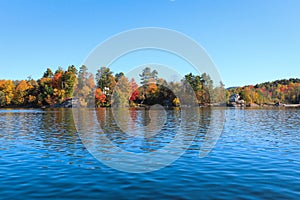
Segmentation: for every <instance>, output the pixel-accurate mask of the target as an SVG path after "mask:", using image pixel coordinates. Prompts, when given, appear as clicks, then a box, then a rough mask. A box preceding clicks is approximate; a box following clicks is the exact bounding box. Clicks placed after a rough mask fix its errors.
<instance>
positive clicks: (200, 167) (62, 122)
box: [0, 109, 300, 199]
mask: <svg viewBox="0 0 300 200" xmlns="http://www.w3.org/2000/svg"><path fill="white" fill-rule="evenodd" d="M213 111H214V110H211V109H201V110H200V111H199V112H201V119H200V122H199V123H200V127H201V128H199V131H198V133H197V134H196V137H195V138H194V142H193V144H192V145H191V146H190V147H189V148H188V149H187V151H186V152H185V153H184V154H183V155H182V156H181V157H180V158H179V159H178V160H176V161H175V162H173V163H172V164H170V165H169V166H167V167H165V168H162V169H160V170H156V171H152V172H148V173H127V172H122V171H118V170H116V169H113V168H110V167H107V166H106V165H104V164H103V163H102V162H99V161H98V160H97V159H95V158H94V157H93V156H92V155H91V154H90V153H89V151H88V150H87V149H86V148H85V146H84V145H83V144H82V140H81V139H80V138H79V136H78V134H77V132H76V128H75V125H74V120H73V114H72V110H71V109H53V110H35V109H32V110H16V109H2V110H0V144H1V145H0V199H34V198H35V199H41V198H47V199H48V198H59V199H77V198H78V199H299V197H300V110H299V109H297V110H296V109H223V110H222V111H223V112H224V113H225V117H226V121H225V124H224V129H223V132H222V134H221V136H220V138H219V140H218V142H217V144H216V145H215V146H214V148H213V149H212V151H211V152H210V153H209V154H208V155H207V156H206V157H204V158H199V150H200V147H199V146H201V144H202V143H203V142H204V140H205V139H204V138H205V134H206V130H207V128H208V127H209V121H210V120H211V116H212V115H211V113H212V112H213ZM145 112H146V111H144V110H133V111H131V117H132V118H134V119H135V120H136V123H137V124H139V125H138V126H136V127H137V130H142V129H143V127H144V126H146V125H147V123H149V122H148V121H149V115H147V113H145ZM178 112H180V111H172V110H170V111H167V112H166V116H168V119H170V120H167V121H166V122H164V124H163V126H164V129H163V130H164V131H165V134H162V135H160V136H158V137H156V138H155V140H151V142H145V141H142V142H139V143H134V144H135V145H133V143H132V141H134V139H133V138H132V137H128V136H125V135H124V134H122V132H121V131H118V129H117V128H116V124H115V123H113V119H112V115H111V112H110V110H109V109H99V110H98V111H97V117H98V121H99V122H100V124H101V125H103V124H104V125H103V130H104V132H107V133H109V138H110V139H111V140H112V141H114V142H115V143H116V144H117V145H119V147H121V148H123V149H125V150H128V151H132V152H137V153H143V152H144V153H147V152H151V151H156V150H158V149H159V148H161V147H163V146H164V145H165V143H168V142H170V141H171V140H172V137H171V136H170V134H171V135H172V132H173V131H174V130H175V129H177V128H176V127H178V121H180V120H181V119H180V115H178ZM112 130H113V131H112ZM168 134H169V135H168ZM137 144H139V145H137ZM138 164H139V163H136V165H138Z"/></svg>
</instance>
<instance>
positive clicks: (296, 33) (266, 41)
mask: <svg viewBox="0 0 300 200" xmlns="http://www.w3.org/2000/svg"><path fill="white" fill-rule="evenodd" d="M299 9H300V1H298V0H280V1H279V0H251V1H250V0H244V1H240V0H228V1H223V0H215V1H210V0H172V1H170V0H114V1H96V0H74V1H67V0H43V1H39V0H36V1H33V0H25V1H24V0H19V1H17V0H1V1H0V55H1V56H0V58H1V59H0V79H26V78H27V76H29V75H32V77H33V78H35V79H37V78H39V77H41V76H42V74H43V72H44V71H45V69H46V68H47V67H50V68H52V69H53V70H55V69H56V68H57V67H58V66H62V67H63V68H66V67H67V66H68V65H72V64H74V65H75V66H77V67H79V66H80V65H81V63H82V62H83V61H84V59H85V58H86V57H87V55H88V54H89V53H90V51H91V50H93V49H94V48H95V47H96V46H97V45H98V44H99V43H101V42H102V41H104V40H105V39H107V38H109V37H110V36H112V35H115V34H117V33H119V32H122V31H126V30H129V29H134V28H141V27H162V28H168V29H173V30H176V31H179V32H182V33H183V34H185V35H188V36H190V37H191V38H193V39H194V40H195V41H197V42H198V43H199V44H200V45H202V46H203V47H204V48H205V49H206V51H207V52H208V54H209V55H210V57H211V58H212V60H213V61H214V63H215V64H216V66H217V68H218V70H219V72H220V75H221V77H222V80H223V82H224V83H225V85H226V86H227V87H230V86H237V85H246V84H256V83H260V82H264V81H269V80H270V81H271V80H276V79H282V78H292V77H295V78H297V77H298V78H299V77H300V69H299V68H300V12H299Z"/></svg>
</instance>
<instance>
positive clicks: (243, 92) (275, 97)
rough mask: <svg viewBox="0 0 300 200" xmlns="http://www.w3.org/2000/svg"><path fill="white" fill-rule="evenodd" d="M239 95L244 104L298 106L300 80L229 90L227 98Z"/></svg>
mask: <svg viewBox="0 0 300 200" xmlns="http://www.w3.org/2000/svg"><path fill="white" fill-rule="evenodd" d="M231 94H239V95H240V96H241V98H242V99H243V100H245V102H246V103H248V104H251V103H256V104H259V105H262V104H275V103H286V104H298V103H300V79H298V78H291V79H282V80H276V81H272V82H265V83H261V84H256V85H248V86H244V87H236V88H230V89H228V90H227V95H226V96H227V97H228V96H230V95H231Z"/></svg>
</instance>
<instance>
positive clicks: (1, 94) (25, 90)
mask: <svg viewBox="0 0 300 200" xmlns="http://www.w3.org/2000/svg"><path fill="white" fill-rule="evenodd" d="M139 78H140V82H139V83H137V82H136V80H135V79H133V78H132V79H130V80H129V79H128V78H127V77H126V76H125V74H124V73H123V72H117V73H114V72H112V71H111V70H110V68H108V67H101V68H99V69H98V70H97V73H96V75H95V76H94V75H93V74H91V73H89V72H88V68H87V67H86V66H85V65H82V66H81V67H80V68H79V69H77V68H76V67H75V66H74V65H71V66H69V67H68V68H67V69H66V70H64V69H63V68H61V67H58V69H57V70H56V71H55V72H53V71H52V70H51V69H50V68H48V69H46V71H45V72H44V74H43V76H42V77H41V78H40V79H38V80H33V79H32V78H31V77H28V78H27V79H26V80H0V107H27V108H31V107H32V108H36V107H60V105H61V104H62V103H64V102H66V101H70V100H72V99H73V101H74V100H76V102H78V103H79V104H80V105H81V106H96V107H110V106H112V105H115V106H119V107H124V106H125V107H127V106H143V105H154V104H161V105H163V106H168V107H178V106H180V105H182V104H184V102H186V101H188V100H189V99H190V98H191V97H190V96H188V95H182V96H179V95H178V94H181V93H184V92H186V91H189V90H192V91H193V94H194V96H195V101H196V103H197V104H198V105H200V106H212V105H226V103H228V102H229V97H230V95H232V94H239V95H240V97H241V99H243V100H244V101H245V102H246V103H247V104H251V103H255V104H258V105H263V104H275V103H279V102H280V103H292V104H297V103H299V101H300V79H288V80H286V79H284V80H276V81H273V82H266V83H261V84H257V85H249V86H244V87H235V88H228V89H225V85H224V84H223V83H222V82H221V83H218V84H215V83H213V81H212V80H211V78H210V76H209V75H208V74H205V73H203V74H201V75H194V74H192V73H189V74H187V75H185V76H184V78H183V79H182V80H180V81H177V82H174V81H171V82H168V81H166V80H165V79H163V78H160V77H159V74H158V72H157V71H156V70H151V68H149V67H146V68H144V69H143V70H142V71H141V73H140V74H139Z"/></svg>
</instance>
